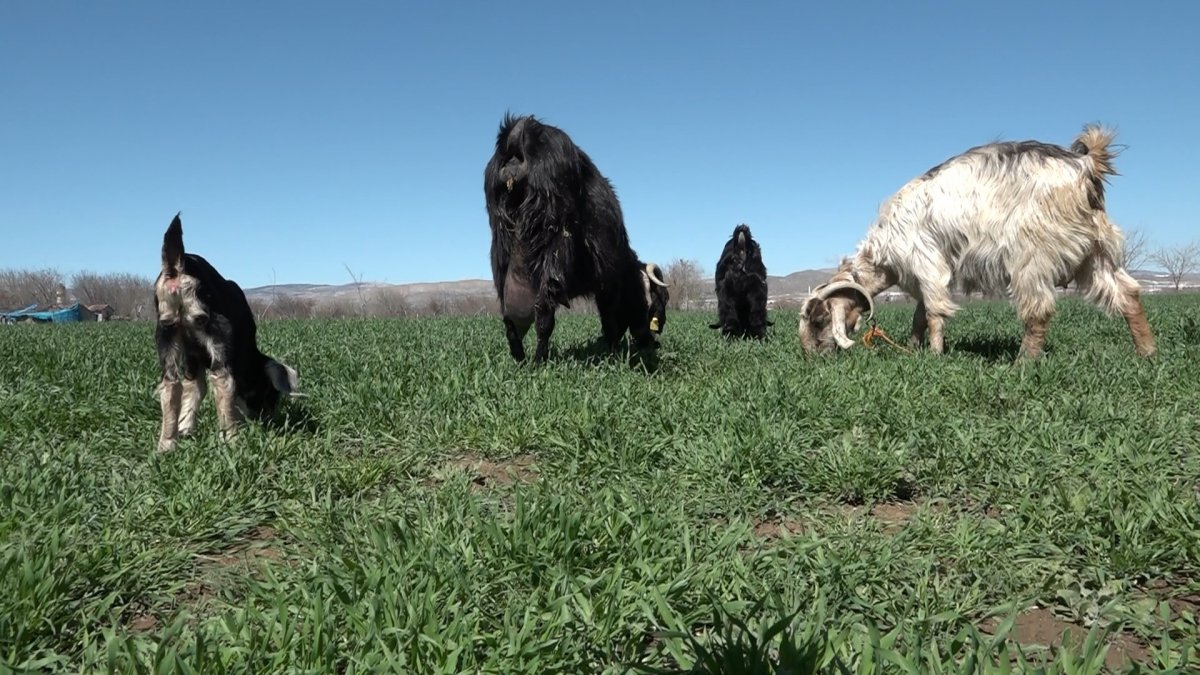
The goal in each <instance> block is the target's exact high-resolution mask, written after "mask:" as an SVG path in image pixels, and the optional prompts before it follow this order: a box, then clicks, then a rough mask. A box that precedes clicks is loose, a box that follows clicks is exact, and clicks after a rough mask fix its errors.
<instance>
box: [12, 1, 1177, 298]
mask: <svg viewBox="0 0 1200 675" xmlns="http://www.w3.org/2000/svg"><path fill="white" fill-rule="evenodd" d="M1197 25H1200V4H1197V3H1183V2H1178V3H1133V2H1123V3H1117V2H1044V1H1043V2H1025V1H1022V2H1005V3H949V2H856V3H820V4H818V3H798V2H761V3H749V2H743V3H733V2H729V3H699V2H693V3H679V4H677V5H675V4H668V3H666V2H623V1H620V2H618V1H609V2H599V3H569V2H523V3H517V4H506V3H495V2H453V3H452V2H400V1H390V2H385V1H365V0H363V1H359V2H345V3H343V2H338V3H334V2H327V3H309V2H205V3H182V2H161V1H160V2H148V1H134V0H126V1H124V2H119V3H83V2H63V1H58V0H42V1H38V2H16V1H12V2H2V3H0V101H3V104H2V105H0V186H2V187H0V232H2V233H3V234H2V235H0V268H4V267H42V266H53V267H57V268H59V269H60V270H62V271H64V272H67V273H70V272H74V271H77V270H80V269H90V270H94V271H101V272H108V271H129V272H137V273H141V274H145V275H146V276H150V277H152V276H154V275H155V274H156V273H157V271H158V253H159V247H160V246H161V237H162V232H163V230H164V229H165V228H166V226H167V224H168V223H169V221H170V219H171V217H172V216H173V215H174V214H175V212H176V211H180V210H182V212H183V223H184V233H185V243H186V245H187V246H188V248H189V250H192V251H194V252H197V253H201V254H203V255H205V256H206V257H208V258H209V260H211V261H212V262H214V264H216V265H217V267H218V269H220V270H221V271H222V272H224V273H225V274H226V276H228V277H230V278H232V279H235V280H237V281H238V282H239V283H241V284H242V285H243V286H244V287H251V286H258V285H264V284H269V283H271V282H272V281H276V282H278V283H297V282H310V283H346V282H348V281H350V275H349V274H348V273H347V271H346V266H347V265H348V266H349V267H350V268H351V269H352V270H353V271H354V273H355V274H356V275H361V276H362V277H364V278H365V279H368V280H375V281H388V282H393V283H403V282H412V281H433V280H452V279H462V278H488V277H489V275H490V271H489V267H488V243H489V234H488V227H487V218H486V213H485V210H484V201H483V185H482V184H483V167H484V164H485V163H486V162H487V159H488V157H489V156H490V154H491V152H492V149H493V146H494V143H495V134H496V130H497V127H498V125H499V122H500V119H501V117H502V116H503V114H504V112H505V111H506V110H512V111H513V112H517V113H532V114H536V115H538V116H539V117H541V118H543V119H544V120H545V121H546V122H549V123H551V124H554V125H556V126H559V127H561V128H563V129H564V130H566V131H567V133H569V134H570V135H571V136H572V137H573V138H574V139H575V141H576V142H577V143H578V144H579V145H580V146H581V147H583V148H584V150H585V151H587V153H588V154H589V155H591V157H592V159H593V160H594V161H595V162H596V164H597V165H598V166H599V168H600V170H601V171H602V172H603V173H604V174H605V175H607V176H608V177H609V179H610V180H612V182H613V183H614V185H615V186H616V189H617V194H618V196H619V197H620V199H621V204H622V208H623V210H624V213H625V220H626V225H627V227H628V229H629V233H630V237H631V240H632V243H633V246H634V248H636V249H637V251H638V253H639V254H640V255H641V256H642V258H643V259H647V260H656V261H659V262H660V263H664V264H665V263H667V262H669V261H670V260H671V259H673V258H677V257H683V258H695V259H698V260H699V261H700V262H701V263H702V264H703V265H704V266H705V267H706V268H707V269H708V270H711V269H712V266H713V264H714V263H715V261H716V258H717V256H718V255H719V254H720V251H721V247H722V245H723V243H724V240H725V239H726V238H727V237H728V236H729V233H730V232H731V231H732V229H733V227H734V226H735V225H736V224H738V223H740V222H745V223H748V224H749V225H750V226H751V228H752V230H753V231H754V233H755V235H756V236H757V237H758V238H759V239H760V241H761V243H762V245H763V248H764V258H765V260H766V263H767V266H768V269H769V270H770V272H771V273H772V274H786V273H788V272H791V271H794V270H797V269H803V268H810V267H820V266H826V265H829V264H831V263H832V262H834V261H835V260H836V259H837V258H838V257H839V256H841V255H843V254H846V253H849V252H851V251H852V250H853V248H854V245H855V243H856V242H857V241H858V240H859V239H860V238H861V236H862V235H863V233H864V232H865V230H866V228H867V226H868V225H869V224H870V222H871V219H872V218H873V216H874V215H875V212H876V210H877V208H878V205H879V203H880V202H881V201H882V200H884V199H886V198H887V197H888V196H889V195H890V194H891V193H893V192H894V191H895V190H896V189H898V188H899V187H900V186H901V185H902V184H903V183H904V182H905V181H907V180H909V179H910V178H912V177H913V176H915V175H918V174H920V173H922V172H924V171H925V170H926V169H928V168H929V167H931V166H933V165H935V164H937V163H939V162H941V161H942V160H943V159H945V158H946V157H948V156H950V155H953V154H956V153H958V152H960V151H962V150H964V149H966V148H968V147H970V146H972V145H977V144H979V143H984V142H987V141H991V140H996V139H1000V138H1004V139H1024V138H1036V139H1039V140H1044V141H1050V142H1057V143H1062V144H1069V143H1070V141H1071V140H1072V139H1073V138H1074V137H1075V135H1076V134H1077V133H1078V131H1079V130H1080V128H1081V127H1082V125H1083V124H1084V123H1085V122H1089V121H1100V122H1104V123H1107V124H1111V125H1115V126H1116V127H1117V128H1118V131H1119V136H1118V141H1119V142H1123V143H1125V144H1127V145H1128V149H1127V150H1126V151H1125V152H1124V154H1122V155H1121V156H1120V157H1119V158H1118V160H1117V169H1118V171H1120V172H1121V174H1122V175H1121V176H1119V177H1117V178H1115V179H1114V180H1113V181H1112V184H1111V186H1110V188H1109V198H1108V204H1109V210H1110V212H1111V214H1112V216H1113V217H1114V219H1115V220H1116V222H1118V223H1119V224H1120V225H1122V226H1123V227H1138V228H1140V229H1142V230H1143V231H1145V232H1146V234H1147V235H1148V236H1149V237H1150V238H1151V239H1152V240H1153V242H1154V243H1156V244H1175V243H1181V242H1184V241H1190V240H1192V239H1195V238H1197V237H1198V236H1200V227H1198V226H1197V219H1196V214H1197V213H1198V212H1200V171H1198V170H1197V167H1198V166H1200V163H1197V161H1196V157H1195V155H1196V153H1200V142H1198V141H1200V130H1198V129H1197V126H1196V125H1197V124H1200V40H1197V39H1196V37H1195V27H1196V26H1197Z"/></svg>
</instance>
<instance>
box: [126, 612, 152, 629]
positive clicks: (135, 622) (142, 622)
mask: <svg viewBox="0 0 1200 675" xmlns="http://www.w3.org/2000/svg"><path fill="white" fill-rule="evenodd" d="M125 625H126V626H128V628H129V630H131V631H133V632H135V633H153V632H154V631H156V630H158V625H159V624H158V617H157V616H154V615H153V614H139V615H137V616H135V617H133V619H131V620H130V621H129V622H128V623H126V624H125Z"/></svg>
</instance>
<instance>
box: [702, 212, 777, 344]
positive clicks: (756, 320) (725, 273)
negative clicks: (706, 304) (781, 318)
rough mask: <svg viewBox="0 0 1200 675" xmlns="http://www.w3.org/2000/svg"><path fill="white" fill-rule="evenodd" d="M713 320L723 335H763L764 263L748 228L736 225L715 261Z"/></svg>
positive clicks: (765, 287)
mask: <svg viewBox="0 0 1200 675" xmlns="http://www.w3.org/2000/svg"><path fill="white" fill-rule="evenodd" d="M716 282H717V323H714V324H710V325H709V328H720V329H721V333H722V334H724V335H725V336H726V337H731V338H733V337H739V338H740V337H752V338H759V339H761V338H764V337H766V334H767V326H771V325H773V324H772V322H770V321H768V320H767V267H766V265H764V264H763V261H762V249H761V248H760V247H759V245H758V242H756V241H754V237H753V236H751V235H750V228H749V227H748V226H746V225H738V226H737V227H735V228H734V229H733V235H732V236H730V237H729V241H727V242H725V248H724V249H723V250H722V251H721V258H720V259H719V260H718V261H717V273H716Z"/></svg>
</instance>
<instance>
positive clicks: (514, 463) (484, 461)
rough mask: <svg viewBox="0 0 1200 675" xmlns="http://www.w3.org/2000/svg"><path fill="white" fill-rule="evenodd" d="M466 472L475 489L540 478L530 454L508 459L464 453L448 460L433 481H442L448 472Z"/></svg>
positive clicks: (528, 481) (508, 484) (527, 482)
mask: <svg viewBox="0 0 1200 675" xmlns="http://www.w3.org/2000/svg"><path fill="white" fill-rule="evenodd" d="M451 471H454V472H465V473H466V474H467V475H468V476H470V478H471V489H472V490H475V491H479V490H485V489H488V488H493V487H508V486H511V485H513V484H516V483H520V484H523V485H525V484H529V483H533V482H534V481H536V480H537V478H538V467H537V463H536V462H535V461H534V459H533V457H532V456H530V455H515V456H513V457H509V458H507V459H488V458H486V457H479V456H478V455H469V454H468V455H463V456H462V457H459V458H457V459H454V460H451V461H450V462H448V463H447V464H446V465H445V467H444V468H443V469H442V470H441V471H439V472H437V473H436V474H435V475H434V476H433V477H432V478H431V482H433V483H434V484H437V483H441V482H442V481H444V480H445V478H446V474H447V473H448V472H451Z"/></svg>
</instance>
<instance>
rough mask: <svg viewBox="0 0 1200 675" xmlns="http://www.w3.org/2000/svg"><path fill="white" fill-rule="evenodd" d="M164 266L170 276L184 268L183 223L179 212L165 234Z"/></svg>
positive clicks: (164, 270)
mask: <svg viewBox="0 0 1200 675" xmlns="http://www.w3.org/2000/svg"><path fill="white" fill-rule="evenodd" d="M162 268H163V272H165V273H166V275H167V276H168V277H173V276H176V275H178V274H179V273H180V272H181V271H182V270H183V223H182V222H180V220H179V214H178V213H176V214H175V219H174V220H172V221H171V224H170V226H168V227H167V232H166V234H164V235H163V248H162Z"/></svg>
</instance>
